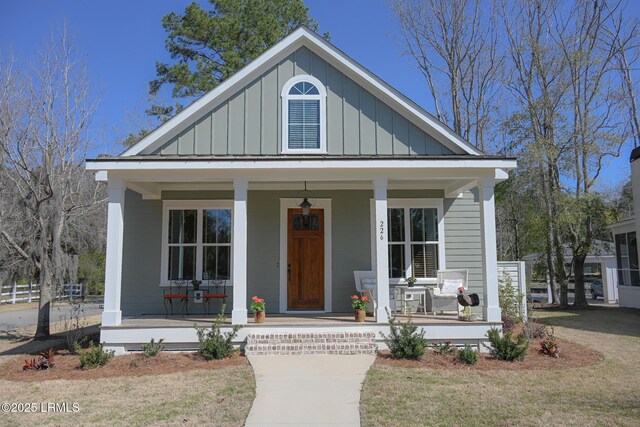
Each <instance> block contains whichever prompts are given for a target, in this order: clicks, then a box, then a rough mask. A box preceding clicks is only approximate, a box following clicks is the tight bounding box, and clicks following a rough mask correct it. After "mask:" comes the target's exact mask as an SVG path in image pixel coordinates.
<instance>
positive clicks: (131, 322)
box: [101, 313, 499, 351]
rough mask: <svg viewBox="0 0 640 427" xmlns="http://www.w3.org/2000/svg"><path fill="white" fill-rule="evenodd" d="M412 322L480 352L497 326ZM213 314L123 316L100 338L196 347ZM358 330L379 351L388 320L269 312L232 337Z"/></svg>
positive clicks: (114, 344)
mask: <svg viewBox="0 0 640 427" xmlns="http://www.w3.org/2000/svg"><path fill="white" fill-rule="evenodd" d="M397 319H398V320H400V321H403V322H404V321H407V320H408V319H409V317H408V316H405V315H401V314H398V315H397ZM411 320H412V322H413V323H415V324H416V325H417V326H418V328H419V330H424V332H425V338H426V339H427V341H428V342H429V343H431V342H440V341H444V340H450V341H452V342H453V343H454V344H455V345H464V344H470V345H472V346H474V347H477V348H478V349H480V350H483V349H484V347H483V346H482V345H481V343H482V342H485V341H486V333H487V331H488V330H489V329H490V328H491V327H495V326H499V323H496V322H486V321H483V320H474V321H462V320H458V318H457V315H455V314H442V315H424V314H413V315H412V316H411ZM212 321H213V317H211V316H184V317H183V316H168V317H164V316H151V315H146V316H137V317H130V318H124V319H123V320H122V323H121V324H120V325H118V326H104V325H103V326H102V328H101V339H102V340H103V341H105V342H107V343H109V347H110V348H114V349H117V350H119V351H123V350H124V351H139V350H140V343H144V342H149V341H150V340H151V339H152V338H153V339H155V340H156V341H157V340H158V339H160V338H164V340H165V344H166V346H167V349H169V350H185V351H188V350H194V349H197V345H198V339H197V335H196V330H195V327H201V328H203V327H204V328H207V327H210V326H211V323H212ZM231 327H232V324H231V319H230V318H229V317H227V319H226V320H225V323H224V325H223V326H222V328H221V330H222V332H228V331H230V330H231ZM359 333H371V334H373V336H374V337H375V339H374V341H375V343H376V344H377V346H378V348H379V349H384V348H386V346H385V344H384V340H383V337H382V334H385V335H388V334H389V324H388V323H378V322H377V321H376V319H375V318H374V317H372V316H369V317H367V319H366V321H365V322H364V323H356V322H354V315H353V314H352V313H326V314H273V315H268V316H267V321H266V322H265V323H262V324H258V323H254V322H253V320H252V319H251V320H249V323H248V324H246V325H244V327H243V328H242V329H240V331H239V333H238V335H237V337H236V338H235V339H234V345H236V346H238V347H239V348H243V347H244V346H245V345H246V343H247V338H248V337H249V336H251V335H253V336H255V335H260V336H270V337H274V336H276V337H277V336H279V335H280V336H281V335H283V334H295V335H301V334H302V336H312V335H313V334H320V335H324V336H326V335H327V334H330V335H331V336H346V337H349V336H353V335H356V334H359Z"/></svg>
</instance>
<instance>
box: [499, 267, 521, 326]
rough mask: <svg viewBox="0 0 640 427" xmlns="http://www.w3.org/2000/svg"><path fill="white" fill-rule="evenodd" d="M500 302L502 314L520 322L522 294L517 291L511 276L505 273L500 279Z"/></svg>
mask: <svg viewBox="0 0 640 427" xmlns="http://www.w3.org/2000/svg"><path fill="white" fill-rule="evenodd" d="M498 300H499V304H500V309H502V314H503V315H506V316H509V317H513V318H514V319H517V321H518V322H519V321H520V319H521V316H520V301H522V293H520V291H518V290H517V289H516V287H515V286H514V285H513V281H512V280H511V276H510V275H509V274H508V273H506V272H503V273H502V274H501V275H500V277H498Z"/></svg>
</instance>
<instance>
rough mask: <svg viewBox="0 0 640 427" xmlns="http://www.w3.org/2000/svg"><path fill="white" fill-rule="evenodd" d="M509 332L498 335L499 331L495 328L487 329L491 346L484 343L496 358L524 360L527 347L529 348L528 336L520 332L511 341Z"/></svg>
mask: <svg viewBox="0 0 640 427" xmlns="http://www.w3.org/2000/svg"><path fill="white" fill-rule="evenodd" d="M511 335H512V333H511V332H505V333H504V335H500V331H499V330H498V329H496V328H491V329H489V332H487V336H488V337H489V342H490V343H491V346H490V347H489V346H487V345H485V347H487V348H488V349H489V352H490V353H491V355H492V356H493V357H495V358H496V359H498V360H507V361H510V362H511V361H514V360H524V357H525V356H526V355H527V349H528V348H529V338H527V335H526V334H525V333H524V332H520V333H519V334H518V336H517V337H516V340H515V341H513V339H512V338H511Z"/></svg>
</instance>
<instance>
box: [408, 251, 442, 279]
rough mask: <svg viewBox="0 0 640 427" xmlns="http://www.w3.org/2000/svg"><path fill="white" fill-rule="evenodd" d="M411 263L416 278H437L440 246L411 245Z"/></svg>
mask: <svg viewBox="0 0 640 427" xmlns="http://www.w3.org/2000/svg"><path fill="white" fill-rule="evenodd" d="M411 262H412V265H411V266H412V267H413V276H414V277H421V278H423V277H436V272H437V271H438V246H437V245H434V244H431V245H411Z"/></svg>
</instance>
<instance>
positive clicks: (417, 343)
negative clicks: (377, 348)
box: [380, 309, 427, 360]
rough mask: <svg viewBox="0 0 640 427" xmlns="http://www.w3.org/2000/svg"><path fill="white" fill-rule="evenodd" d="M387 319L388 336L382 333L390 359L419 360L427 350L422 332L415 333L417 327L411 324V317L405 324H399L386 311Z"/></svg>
mask: <svg viewBox="0 0 640 427" xmlns="http://www.w3.org/2000/svg"><path fill="white" fill-rule="evenodd" d="M387 317H388V318H389V329H390V333H389V336H386V335H385V334H383V333H382V332H381V333H380V335H382V338H384V342H385V344H387V347H389V351H390V352H391V357H393V358H394V359H415V360H419V359H420V358H421V357H422V356H423V355H424V352H425V350H426V348H427V343H426V340H425V339H424V331H422V332H420V333H417V332H416V331H417V329H418V327H417V326H416V325H415V324H413V322H411V317H409V320H407V321H406V322H404V323H403V322H399V321H398V320H396V317H395V316H393V317H392V316H391V314H390V313H389V310H388V309H387Z"/></svg>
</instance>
